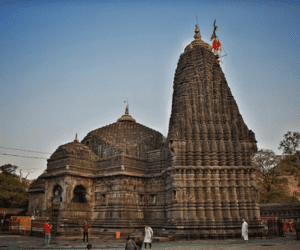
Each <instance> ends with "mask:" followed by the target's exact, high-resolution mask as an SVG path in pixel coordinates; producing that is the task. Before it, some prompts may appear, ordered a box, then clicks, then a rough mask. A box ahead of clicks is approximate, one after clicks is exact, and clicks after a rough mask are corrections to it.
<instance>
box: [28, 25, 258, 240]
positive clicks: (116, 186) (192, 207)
mask: <svg viewBox="0 0 300 250" xmlns="http://www.w3.org/2000/svg"><path fill="white" fill-rule="evenodd" d="M194 38H195V40H194V41H192V42H191V43H190V44H189V45H188V46H187V47H186V48H185V50H184V52H183V53H182V54H181V56H180V59H179V62H178V65H177V69H176V72H175V77H174V90H173V100H172V113H171V117H170V123H169V132H168V136H167V138H165V137H164V136H163V135H162V134H161V133H159V132H157V131H155V130H153V129H151V128H148V127H146V126H144V125H142V124H139V123H138V122H136V120H135V119H134V118H133V117H132V116H131V115H129V110H128V107H127V108H126V111H125V114H124V115H123V116H121V117H120V118H119V119H118V120H117V121H116V122H115V123H113V124H110V125H107V126H105V127H101V128H98V129H95V130H93V131H91V132H90V133H88V134H87V135H86V136H85V137H84V139H83V140H82V141H81V142H79V141H78V139H77V137H76V139H75V140H74V141H73V142H70V143H66V144H64V145H61V146H59V147H58V148H57V150H56V151H55V152H54V153H53V154H52V155H51V157H50V158H49V159H48V163H47V170H46V171H45V172H44V173H43V174H42V175H41V176H39V178H38V179H37V180H36V181H35V182H34V183H33V184H32V185H31V187H30V189H29V190H28V192H29V197H30V198H29V208H28V213H29V215H33V214H35V215H38V216H47V217H50V218H51V220H52V223H53V224H54V225H55V228H56V229H55V230H56V231H57V232H58V233H60V234H71V233H72V232H73V233H74V234H77V233H79V228H80V225H81V224H82V223H83V221H84V220H85V219H87V220H88V221H89V222H90V223H91V225H92V233H93V234H94V235H95V234H96V235H97V234H99V235H105V234H106V235H109V234H110V235H113V233H114V232H116V231H120V232H121V235H123V236H126V235H127V234H129V233H136V232H141V230H142V229H143V227H144V225H145V224H148V225H150V226H151V227H152V228H153V230H154V234H155V236H174V237H186V236H188V237H195V238H202V237H240V235H241V220H242V218H245V219H246V220H247V221H248V224H249V234H250V235H257V234H260V233H261V230H262V227H261V222H260V211H259V204H258V190H257V185H256V171H257V170H256V169H255V167H254V166H253V164H252V156H253V154H254V153H255V152H256V150H257V146H256V140H255V135H254V133H253V132H252V131H251V130H249V129H248V127H247V125H246V124H245V122H244V120H243V118H242V116H241V114H240V112H239V109H238V106H237V104H236V101H235V99H234V97H233V96H232V93H231V91H230V88H229V86H228V83H227V81H226V78H225V76H224V73H223V72H222V69H221V67H220V65H219V64H218V62H217V59H218V58H217V57H216V56H215V54H214V53H213V52H212V49H211V47H210V45H209V44H207V43H205V42H203V41H202V40H201V36H200V33H199V29H198V28H197V27H196V30H195V36H194Z"/></svg>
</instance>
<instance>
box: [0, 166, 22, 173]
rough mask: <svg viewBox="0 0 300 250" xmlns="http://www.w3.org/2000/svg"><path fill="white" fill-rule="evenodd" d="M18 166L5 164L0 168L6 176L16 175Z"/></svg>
mask: <svg viewBox="0 0 300 250" xmlns="http://www.w3.org/2000/svg"><path fill="white" fill-rule="evenodd" d="M17 168H18V167H17V166H15V165H11V164H5V165H2V166H0V171H1V172H2V173H4V174H15V173H16V170H17Z"/></svg>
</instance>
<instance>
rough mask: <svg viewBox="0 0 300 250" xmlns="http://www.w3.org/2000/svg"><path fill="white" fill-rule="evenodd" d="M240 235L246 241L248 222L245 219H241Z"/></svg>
mask: <svg viewBox="0 0 300 250" xmlns="http://www.w3.org/2000/svg"><path fill="white" fill-rule="evenodd" d="M242 236H243V237H244V241H248V223H247V222H246V220H245V219H243V224H242Z"/></svg>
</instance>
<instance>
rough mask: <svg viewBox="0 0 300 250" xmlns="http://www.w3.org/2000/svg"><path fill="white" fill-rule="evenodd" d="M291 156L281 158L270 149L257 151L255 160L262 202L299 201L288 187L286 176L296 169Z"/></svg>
mask: <svg viewBox="0 0 300 250" xmlns="http://www.w3.org/2000/svg"><path fill="white" fill-rule="evenodd" d="M290 158H292V157H290ZM290 158H288V157H286V158H285V159H283V160H281V159H280V158H279V157H278V156H276V155H275V153H274V152H273V151H272V150H268V149H260V150H258V151H257V153H256V154H255V156H254V158H253V161H254V164H255V166H256V167H257V168H258V169H259V178H258V185H259V194H260V202H290V201H298V199H297V198H296V197H295V196H290V194H289V192H288V188H287V185H288V179H287V178H285V176H287V175H290V174H291V173H295V171H296V170H295V169H294V167H295V166H292V167H291V165H290V163H291V162H293V161H292V160H291V159H290ZM293 159H295V158H293ZM299 173H300V172H299Z"/></svg>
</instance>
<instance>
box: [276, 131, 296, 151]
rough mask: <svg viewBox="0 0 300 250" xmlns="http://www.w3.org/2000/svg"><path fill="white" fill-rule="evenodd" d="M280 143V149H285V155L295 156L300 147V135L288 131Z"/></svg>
mask: <svg viewBox="0 0 300 250" xmlns="http://www.w3.org/2000/svg"><path fill="white" fill-rule="evenodd" d="M284 138H285V139H284V140H282V141H280V143H279V147H278V149H280V150H281V149H283V154H284V155H293V154H295V153H296V152H297V150H298V149H299V147H300V133H299V132H291V131H288V132H287V133H286V134H285V135H284Z"/></svg>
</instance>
